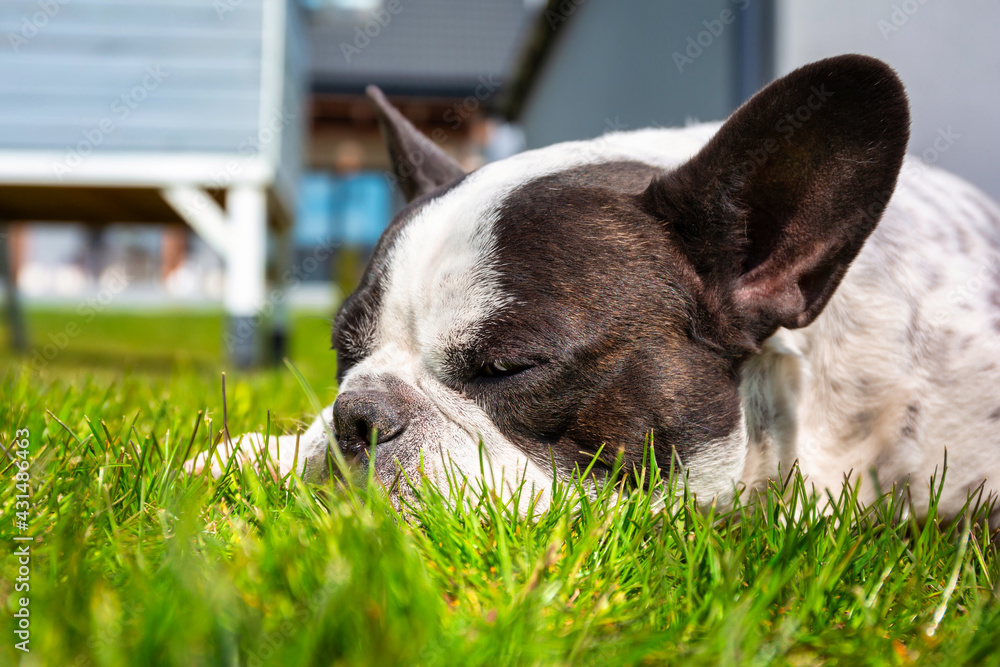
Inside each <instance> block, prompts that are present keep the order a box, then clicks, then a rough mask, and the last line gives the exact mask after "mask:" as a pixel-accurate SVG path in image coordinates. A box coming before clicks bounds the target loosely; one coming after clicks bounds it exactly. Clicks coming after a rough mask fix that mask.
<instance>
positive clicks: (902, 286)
mask: <svg viewBox="0 0 1000 667" xmlns="http://www.w3.org/2000/svg"><path fill="white" fill-rule="evenodd" d="M374 98H375V100H376V103H377V104H378V105H379V108H380V112H381V114H382V119H383V127H384V129H385V130H386V133H387V135H388V137H389V144H390V151H391V153H392V155H393V159H394V163H395V165H396V171H397V176H398V177H399V179H400V185H401V186H402V187H403V189H404V191H405V192H406V194H407V195H408V196H409V198H410V199H411V200H412V202H411V204H410V206H408V207H407V208H406V209H405V210H404V211H403V212H401V213H400V214H399V216H397V218H396V219H395V220H394V222H393V223H392V225H391V226H390V228H389V229H388V230H387V231H386V233H385V235H384V236H383V238H382V240H381V241H380V243H379V246H378V247H377V248H376V250H375V253H374V255H373V258H372V262H371V264H370V266H369V269H368V271H367V273H366V275H365V278H364V279H363V281H362V284H361V286H360V287H359V288H358V291H357V292H356V293H355V294H354V295H352V296H351V297H350V299H349V300H348V301H347V302H345V304H344V306H343V307H342V309H341V312H340V314H339V315H338V317H337V321H336V323H335V334H334V343H335V346H336V348H337V350H338V362H339V364H340V369H339V375H340V380H341V382H340V392H341V393H340V396H339V398H338V400H337V402H336V403H335V405H334V406H331V407H330V408H328V409H327V410H325V411H324V412H323V414H322V415H320V417H319V418H318V419H317V421H316V423H315V424H313V426H312V427H311V428H310V429H309V431H308V432H307V433H306V434H304V435H303V436H302V438H301V439H300V440H299V441H298V445H296V440H297V439H296V438H295V436H284V437H282V438H281V440H280V457H279V458H280V460H281V461H282V464H283V465H284V466H287V465H289V464H290V462H291V460H292V458H293V455H294V452H295V451H296V446H298V469H299V472H300V473H301V474H303V475H304V476H305V477H307V478H310V477H311V478H317V479H318V478H322V476H323V475H324V474H325V471H326V470H327V463H326V457H327V453H328V449H329V445H328V443H329V438H328V436H327V432H328V430H329V429H330V428H332V429H334V430H336V431H337V440H338V442H339V446H340V448H341V450H342V451H344V452H345V454H347V455H349V456H357V455H360V454H362V453H365V452H367V449H366V447H367V441H368V440H369V439H370V438H371V437H372V433H373V431H377V438H378V440H379V443H378V445H377V447H376V449H375V462H374V464H375V471H376V473H377V474H378V476H379V477H380V479H382V480H383V481H384V482H385V484H386V485H387V486H388V485H391V484H392V483H393V481H394V480H396V479H398V471H399V470H402V471H404V472H406V473H408V474H409V475H410V476H411V477H413V476H416V474H417V472H418V469H420V470H422V471H423V472H424V473H425V474H428V475H430V476H431V477H432V478H433V479H436V480H437V481H439V482H440V481H443V480H444V473H445V471H446V469H448V468H449V467H452V466H453V467H454V469H455V470H456V471H458V472H460V473H462V474H464V475H466V476H468V477H470V478H476V477H481V476H485V478H486V479H485V481H486V483H487V484H488V485H490V486H492V487H494V488H497V489H504V488H510V487H511V486H512V485H513V484H516V483H518V482H519V481H524V482H525V483H526V484H528V485H529V486H530V485H533V486H535V487H536V488H537V489H545V488H547V487H548V486H549V485H550V483H551V479H552V477H553V476H554V475H555V476H559V477H567V476H569V475H571V474H572V473H573V472H574V470H577V469H583V468H584V467H586V465H587V464H588V463H590V461H591V459H592V458H593V457H594V455H595V454H597V453H598V451H600V450H601V448H602V446H605V451H604V452H603V455H602V457H601V459H602V460H603V462H602V463H600V464H598V469H599V470H600V469H602V467H603V466H605V465H606V464H607V461H608V460H609V459H613V458H614V452H615V451H616V450H618V449H619V448H621V449H622V450H623V451H624V455H625V458H626V462H627V463H628V462H633V463H634V462H635V461H637V460H638V458H639V457H641V451H642V447H643V440H644V436H646V435H647V434H650V433H651V434H652V436H653V444H654V448H655V450H656V454H657V459H658V461H659V462H660V463H661V466H662V465H664V464H665V463H666V462H669V461H670V460H671V457H674V456H676V460H679V462H680V464H681V466H682V467H683V469H684V470H685V472H686V473H687V475H688V485H689V488H690V490H691V491H692V492H694V493H695V494H697V495H698V497H699V498H700V499H702V500H705V501H708V500H710V499H712V498H715V499H717V500H719V501H721V502H723V503H726V502H730V501H731V500H732V499H733V494H734V492H736V491H737V490H738V489H739V488H741V487H742V488H754V487H759V486H760V485H762V484H764V483H766V482H767V480H769V479H775V478H777V477H778V476H779V475H780V474H782V471H785V472H787V471H788V470H789V469H790V468H791V466H792V465H793V464H794V462H796V461H797V462H798V464H799V466H800V469H801V471H802V472H803V473H804V475H805V476H806V478H807V480H809V481H811V482H812V483H813V484H815V485H816V486H817V487H818V488H820V489H824V488H828V489H831V490H837V489H839V488H840V485H841V484H842V483H843V481H844V479H845V475H847V474H849V473H853V474H854V475H855V476H856V477H858V476H861V477H867V476H868V474H869V473H870V472H873V471H874V472H875V473H876V474H877V477H878V480H879V484H880V486H881V488H882V489H883V490H888V489H889V488H890V487H891V486H892V485H893V484H894V483H898V482H902V481H904V480H909V482H910V491H911V497H912V498H913V502H914V505H915V507H916V509H917V511H918V512H919V511H921V510H922V508H926V506H927V502H928V497H927V492H928V484H929V481H930V478H931V476H932V474H934V472H935V470H937V471H939V472H940V470H941V468H942V465H943V463H944V459H945V450H947V453H948V454H947V463H948V471H947V478H946V484H945V491H944V495H943V497H942V501H941V506H942V512H943V513H945V514H948V513H955V512H957V511H958V510H959V509H960V508H961V507H962V505H963V504H964V503H965V501H966V499H967V497H968V494H969V493H970V492H972V491H974V490H976V489H977V488H979V487H980V486H984V490H985V492H986V493H987V494H994V495H995V494H997V493H998V492H1000V391H998V388H1000V345H998V344H997V342H996V341H997V340H998V338H997V334H998V332H1000V209H998V208H997V206H996V205H995V204H994V203H993V202H991V201H990V200H989V199H988V198H986V197H985V196H984V195H982V194H981V193H980V192H978V191H977V190H976V189H974V188H973V187H972V186H970V185H968V184H966V183H965V182H963V181H961V180H960V179H958V178H955V177H953V176H951V175H949V174H947V173H945V172H943V171H940V170H937V169H934V168H931V167H927V166H925V165H923V163H920V162H919V161H917V160H908V161H907V162H906V164H903V163H902V157H903V153H904V150H905V146H906V139H907V135H908V129H907V127H908V113H907V110H906V103H905V96H904V95H903V92H902V88H901V86H900V84H899V82H898V80H897V79H896V78H895V76H894V75H893V74H892V72H891V70H889V69H888V68H887V67H885V66H884V65H882V64H881V63H878V61H874V60H872V59H869V58H864V57H860V56H845V57H842V58H837V59H831V60H828V61H822V62H820V63H815V64H813V65H810V66H808V67H806V68H803V69H802V70H798V71H797V72H795V73H793V74H791V75H789V76H788V77H786V78H785V79H782V80H779V81H778V82H776V83H775V84H772V85H771V86H769V87H768V88H767V89H765V90H764V91H763V92H761V93H760V94H758V95H757V96H755V97H754V98H753V99H752V100H751V101H750V102H748V103H747V104H746V105H744V107H741V109H740V110H738V111H737V112H736V113H735V114H734V115H733V117H732V118H731V119H730V120H729V121H727V122H726V123H725V124H722V125H720V124H704V125H696V126H692V127H688V128H684V129H673V130H647V131H640V132H631V133H621V134H613V135H607V136H604V137H601V138H599V139H596V140H592V141H583V142H573V143H567V144H560V145H556V146H551V147H549V148H545V149H541V150H536V151H530V152H526V153H522V154H520V155H517V156H514V157H512V158H508V159H506V160H503V161H500V162H497V163H493V164H490V165H487V166H485V167H483V168H481V169H479V170H477V171H476V172H474V173H472V174H469V175H464V174H462V173H461V172H460V171H459V170H458V168H457V165H455V164H454V163H453V162H451V161H450V159H449V158H447V157H446V156H444V154H443V153H441V151H440V150H439V149H437V147H436V146H433V144H431V143H430V142H429V141H428V140H427V139H426V138H423V137H422V136H421V135H419V134H418V133H416V131H415V130H413V128H412V126H410V125H409V124H408V123H406V121H405V120H403V119H402V117H401V116H399V114H398V112H396V111H395V110H394V109H392V108H391V107H389V106H388V104H387V103H386V102H385V101H384V99H383V98H381V95H380V94H379V93H375V94H374ZM901 165H902V168H901ZM900 169H901V171H900ZM897 174H900V176H899V181H898V186H896V188H895V194H893V195H892V198H891V201H888V200H889V195H890V194H891V193H893V187H894V185H896V177H897ZM887 201H888V205H887ZM883 211H884V213H883ZM880 217H881V222H879V219H880ZM876 223H878V226H877V228H876ZM869 234H870V235H871V236H870V238H869ZM866 239H867V242H866ZM862 245H863V247H862ZM852 262H853V263H852ZM848 266H850V270H849V271H848ZM834 290H836V291H834ZM480 443H481V445H482V450H480ZM481 464H482V467H481ZM395 488H401V485H397V486H396V487H395ZM875 491H876V485H875V484H872V483H867V484H863V485H862V493H863V496H864V497H866V498H867V499H871V498H872V497H873V494H874V493H875Z"/></svg>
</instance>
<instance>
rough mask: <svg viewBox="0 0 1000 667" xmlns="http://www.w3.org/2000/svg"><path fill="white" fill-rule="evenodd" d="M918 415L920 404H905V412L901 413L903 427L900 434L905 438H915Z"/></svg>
mask: <svg viewBox="0 0 1000 667" xmlns="http://www.w3.org/2000/svg"><path fill="white" fill-rule="evenodd" d="M919 417H920V406H918V405H917V404H915V403H911V404H909V405H907V406H906V414H905V415H903V428H902V430H901V431H900V435H901V436H903V437H904V438H906V439H907V440H915V439H916V437H917V420H918V419H919Z"/></svg>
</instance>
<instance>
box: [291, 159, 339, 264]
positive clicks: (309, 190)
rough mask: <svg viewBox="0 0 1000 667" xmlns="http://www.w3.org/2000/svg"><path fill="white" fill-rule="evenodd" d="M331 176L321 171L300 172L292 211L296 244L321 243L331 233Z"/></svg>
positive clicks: (315, 244)
mask: <svg viewBox="0 0 1000 667" xmlns="http://www.w3.org/2000/svg"><path fill="white" fill-rule="evenodd" d="M333 189H334V184H333V177H332V176H331V175H330V174H327V173H323V172H313V173H307V174H303V175H302V177H301V179H300V180H299V201H298V203H297V211H296V215H295V244H296V245H297V246H306V247H308V246H318V245H323V244H324V243H325V242H326V241H327V239H328V238H330V237H331V235H332V233H333Z"/></svg>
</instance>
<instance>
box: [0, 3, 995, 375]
mask: <svg viewBox="0 0 1000 667" xmlns="http://www.w3.org/2000/svg"><path fill="white" fill-rule="evenodd" d="M998 24H1000V4H998V3H995V2H990V1H988V0H953V1H951V2H947V3H945V2H940V1H931V0H894V1H882V0H810V1H808V2H798V1H793V0H760V1H757V0H670V1H667V0H549V1H545V0H3V1H2V2H0V284H2V294H3V300H4V304H5V309H4V311H3V327H2V332H3V338H2V339H0V345H2V346H3V349H2V350H0V355H2V356H0V359H3V360H4V361H5V363H9V364H23V365H26V366H28V367H29V368H31V369H32V370H33V371H35V372H38V373H44V372H47V371H48V370H49V369H52V368H59V367H60V366H62V365H67V364H68V365H74V366H80V365H85V366H95V367H99V366H106V367H110V368H117V367H121V366H122V365H123V364H124V365H128V366H129V367H136V366H139V367H144V368H154V369H155V368H157V367H163V368H169V367H170V366H171V365H172V364H174V363H176V362H177V360H178V359H190V360H191V361H192V362H194V363H197V364H203V365H205V366H207V367H214V368H218V367H219V366H220V365H222V366H232V367H243V368H246V367H253V366H256V365H261V364H265V363H267V362H269V361H273V360H276V359H279V358H280V357H281V356H282V355H284V354H287V353H288V350H289V346H290V345H291V346H292V348H293V349H298V350H315V353H320V352H322V351H323V350H325V349H326V348H328V346H329V344H328V340H329V339H328V326H329V318H330V317H331V315H332V313H333V312H334V310H335V308H336V306H337V304H338V303H339V302H340V300H341V299H342V298H343V297H344V295H345V294H347V293H349V292H350V290H351V289H353V287H354V285H355V284H356V283H357V280H358V278H359V276H360V274H361V271H362V270H363V267H364V263H365V260H366V258H367V256H368V255H369V254H370V252H371V250H372V248H373V246H374V244H375V243H376V241H377V239H378V237H379V234H380V233H381V231H382V229H383V228H384V227H385V226H386V224H387V223H388V222H389V220H390V219H391V217H392V215H393V213H394V212H395V211H396V210H397V209H398V208H399V207H400V206H401V204H402V200H401V196H400V194H399V192H398V191H397V189H396V187H395V186H394V183H393V179H392V178H391V177H389V176H388V175H387V173H386V171H385V170H386V168H387V167H388V162H387V155H386V153H385V150H384V147H383V144H382V141H381V138H380V136H379V133H378V127H377V125H376V123H375V118H374V115H373V113H372V110H371V108H370V107H369V105H368V103H367V102H366V99H365V97H364V92H363V91H364V87H365V86H366V85H368V84H372V83H374V84H377V85H379V86H380V87H381V88H382V89H383V90H384V91H385V92H386V94H387V95H389V97H390V98H391V99H392V101H393V102H394V103H395V104H397V106H399V108H400V109H401V110H402V112H403V113H404V114H405V115H406V116H407V117H408V118H410V119H411V120H412V121H413V122H414V123H415V124H416V125H417V126H418V127H420V128H421V129H422V130H423V131H424V132H426V133H427V134H428V135H429V136H430V137H431V138H432V139H433V140H434V141H435V142H436V143H438V144H439V145H441V146H442V147H443V148H444V149H445V150H447V151H448V152H449V153H451V154H453V155H454V156H455V157H456V158H457V159H459V161H460V162H461V163H462V164H463V165H464V166H465V167H466V168H468V169H475V168H476V167H478V166H480V165H482V164H484V163H486V162H489V161H492V160H497V159H501V158H503V157H506V156H509V155H511V154H514V153H516V152H518V151H521V150H525V149H530V148H535V147H540V146H545V145H548V144H551V143H554V142H558V141H565V140H571V139H583V138H590V137H596V136H599V135H601V134H603V133H605V132H608V131H617V130H629V129H639V128H644V127H650V126H657V125H660V126H670V125H679V124H684V123H687V122H690V121H694V120H717V119H722V118H724V117H725V116H727V115H728V114H729V113H730V112H731V111H732V110H733V109H734V108H735V107H736V106H738V105H739V104H740V103H741V102H742V101H744V100H745V99H746V98H747V97H749V96H750V95H751V94H752V93H753V92H754V91H756V90H757V89H759V88H760V87H761V86H762V85H763V84H764V83H766V82H768V81H770V80H771V79H773V78H774V77H776V76H779V75H781V74H784V73H787V72H788V71H790V70H792V69H794V68H795V67H798V66H800V65H802V64H805V63H807V62H810V61H813V60H816V59H819V58H822V57H826V56H830V55H835V54H839V53H845V52H861V53H868V54H871V55H874V56H877V57H879V58H882V59H884V60H886V61H888V62H889V63H890V64H891V65H892V66H894V67H895V68H896V69H897V70H898V71H899V73H900V75H901V76H902V78H903V80H904V82H905V84H906V86H907V89H908V91H909V95H910V100H911V103H912V107H913V131H912V139H911V144H910V152H911V153H912V154H914V155H916V156H918V157H920V158H921V159H923V160H925V161H926V162H928V163H934V164H937V165H939V166H942V167H944V168H946V169H950V170H952V171H955V172H957V173H959V174H960V175H962V176H964V177H965V178H967V179H968V180H970V181H972V182H973V183H975V184H976V185H978V186H979V187H980V188H982V189H983V190H985V191H986V192H987V193H989V194H990V195H992V196H993V197H996V198H1000V176H998V174H1000V171H998V169H997V156H998V155H1000V131H998V130H997V127H996V116H997V112H996V110H997V109H998V108H1000V90H998V87H997V85H996V83H997V81H998V78H997V77H998V75H997V72H1000V44H998V40H996V38H995V32H996V26H997V25H998Z"/></svg>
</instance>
